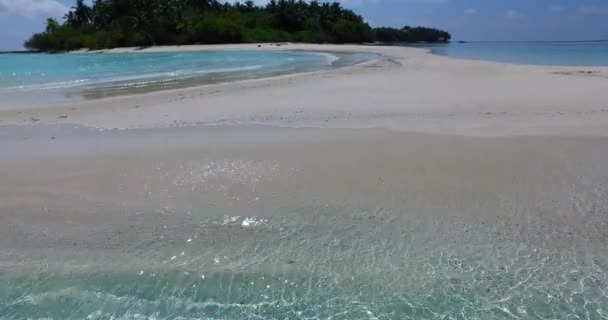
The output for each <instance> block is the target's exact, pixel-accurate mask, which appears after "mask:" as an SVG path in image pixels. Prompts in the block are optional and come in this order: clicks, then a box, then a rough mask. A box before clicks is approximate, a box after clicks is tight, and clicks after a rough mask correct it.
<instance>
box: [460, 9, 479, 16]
mask: <svg viewBox="0 0 608 320" xmlns="http://www.w3.org/2000/svg"><path fill="white" fill-rule="evenodd" d="M478 13H479V11H477V9H473V8H468V9H465V10H464V14H468V15H473V14H478Z"/></svg>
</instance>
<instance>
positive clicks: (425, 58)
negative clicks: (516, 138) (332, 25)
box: [0, 44, 608, 136]
mask: <svg viewBox="0 0 608 320" xmlns="http://www.w3.org/2000/svg"><path fill="white" fill-rule="evenodd" d="M135 50H136V49H135V48H122V49H112V50H106V51H104V52H130V51H135ZM184 50H307V51H318V52H323V51H329V52H331V51H337V52H373V53H376V54H380V55H381V56H382V57H383V58H381V59H379V60H375V61H369V62H365V63H363V64H359V65H354V66H347V67H344V68H339V69H336V70H323V71H315V72H311V73H301V74H291V75H281V76H278V77H271V78H263V79H255V80H242V81H235V82H228V83H221V84H212V85H205V86H200V87H190V88H183V89H175V90H167V91H158V92H151V93H145V94H136V95H125V96H117V97H111V98H103V99H93V100H89V101H83V102H74V103H67V104H66V105H55V106H45V107H32V106H29V107H24V106H14V107H13V106H3V107H2V108H0V109H1V110H0V121H2V122H0V124H38V123H40V124H78V125H84V126H90V127H95V128H103V129H112V128H122V129H126V128H145V127H172V126H190V125H200V124H212V125H217V124H235V125H239V124H263V125H271V126H287V127H319V128H388V129H391V130H398V131H408V132H426V133H436V134H457V135H473V136H484V135H489V136H501V135H506V136H513V135H543V134H551V135H602V136H604V135H608V129H606V128H608V126H605V125H604V123H608V105H606V103H605V101H608V92H607V91H606V90H603V89H602V88H603V86H604V85H605V82H606V80H607V77H608V69H607V68H604V67H584V68H577V67H549V66H547V67H545V66H526V65H510V64H501V63H492V62H480V61H466V60H457V59H450V58H445V57H440V56H435V55H432V54H430V53H428V51H427V50H424V49H418V48H409V47H383V46H357V45H307V44H284V45H281V46H279V47H277V46H271V45H266V46H262V47H261V48H258V47H257V45H253V44H251V45H220V46H180V47H152V48H147V49H144V50H143V51H148V52H162V51H184ZM138 52H140V51H138ZM201 106H203V107H201Z"/></svg>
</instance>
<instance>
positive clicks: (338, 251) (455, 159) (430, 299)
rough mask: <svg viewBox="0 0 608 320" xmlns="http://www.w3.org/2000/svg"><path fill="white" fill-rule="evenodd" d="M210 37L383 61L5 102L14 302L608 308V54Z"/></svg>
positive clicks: (6, 284)
mask: <svg viewBox="0 0 608 320" xmlns="http://www.w3.org/2000/svg"><path fill="white" fill-rule="evenodd" d="M217 49H235V50H241V49H247V50H249V49H252V50H311V51H326V52H335V51H342V52H344V51H348V52H375V53H378V54H380V55H381V58H379V59H376V60H373V61H368V62H365V63H362V64H358V65H354V66H348V67H344V68H340V69H336V70H327V71H316V72H311V73H302V74H293V75H282V76H279V77H273V78H267V79H255V80H243V81H237V82H231V83H224V84H213V85H206V86H200V87H191V88H183V89H177V90H169V91H159V92H151V93H146V94H139V95H121V96H115V97H110V98H104V99H91V100H88V101H84V102H78V103H69V104H66V105H48V106H44V107H41V106H9V105H1V102H0V121H2V122H0V145H2V151H1V152H0V181H1V182H0V244H1V246H0V288H10V287H16V288H30V289H31V290H30V291H31V293H30V294H28V295H26V296H20V295H18V294H16V293H14V292H12V291H10V290H5V291H3V290H2V289H0V314H1V312H4V313H7V314H9V318H10V312H15V314H18V313H17V312H23V310H33V311H32V312H35V313H34V315H35V316H37V317H40V316H41V315H44V314H45V310H47V309H45V308H47V305H52V304H53V303H56V302H58V301H60V302H62V304H65V305H67V306H73V310H78V313H77V315H78V316H80V315H83V316H84V317H85V318H86V317H87V316H89V318H98V319H106V318H108V319H109V318H110V316H111V315H120V316H123V318H124V319H152V318H155V319H171V318H172V317H173V318H175V316H176V314H172V313H169V312H167V313H166V314H165V313H162V314H158V313H154V312H155V311H154V312H153V311H151V310H161V309H162V310H186V311H185V312H188V315H189V316H190V317H189V318H192V319H194V318H197V317H198V318H201V316H205V317H210V318H211V317H213V316H217V315H218V311H217V310H218V308H219V309H221V310H224V311H223V312H226V313H227V314H231V315H233V316H234V317H235V318H239V316H240V317H241V318H254V317H258V318H268V317H272V315H287V316H286V317H287V318H294V319H295V318H303V317H305V316H309V317H311V318H314V317H317V318H322V319H325V318H333V319H363V318H365V319H406V318H413V319H438V318H442V317H444V318H445V317H449V316H453V317H454V318H457V317H461V318H463V319H464V318H470V319H512V318H521V319H526V318H533V319H536V318H538V319H541V318H543V319H546V318H555V319H562V318H563V319H566V318H568V317H569V316H572V317H575V316H576V317H578V316H581V317H582V316H583V315H585V314H586V315H588V317H589V318H594V317H595V318H597V319H600V318H602V317H605V315H606V314H607V312H608V296H607V295H606V292H605V288H606V285H608V278H607V275H608V249H607V248H608V231H607V230H608V215H607V214H608V166H607V165H606V164H608V137H606V136H607V135H608V90H606V87H607V86H606V84H607V83H608V69H606V68H601V67H580V68H575V67H551V66H525V65H509V64H499V63H490V62H478V61H465V60H455V59H448V58H444V57H439V56H434V55H431V54H429V53H427V52H426V51H424V50H421V49H414V48H404V47H380V46H337V45H304V44H288V45H282V46H280V47H276V46H270V45H264V46H262V47H261V48H258V47H257V46H256V45H236V46H192V47H179V48H175V47H167V48H165V47H158V48H149V49H146V50H149V51H162V50H217ZM128 50H133V49H116V50H114V51H128ZM108 275H112V277H110V276H108ZM116 279H118V280H116ZM66 283H67V284H66ZM142 288H146V289H150V288H152V289H150V290H148V291H146V292H149V293H146V294H143V293H141V292H143V291H141V290H144V289H142ZM140 289H141V290H140ZM3 301H4V302H3ZM127 302H128V304H129V306H128V307H124V308H122V306H124V305H125V303H127ZM311 306H314V308H312V307H311ZM19 308H21V309H19ZM163 308H164V309H163ZM171 308H173V309H171ZM15 310H16V311H15ZM135 314H136V315H141V317H140V318H137V317H135V316H133V315H135ZM277 317H278V316H277ZM0 318H1V316H0ZM186 318H188V317H186ZM189 318H188V319H189Z"/></svg>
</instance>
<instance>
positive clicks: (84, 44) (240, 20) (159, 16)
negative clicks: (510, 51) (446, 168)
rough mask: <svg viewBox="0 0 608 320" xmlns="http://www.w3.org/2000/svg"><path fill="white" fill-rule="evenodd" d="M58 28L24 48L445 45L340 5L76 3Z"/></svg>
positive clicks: (425, 32) (436, 33) (283, 0)
mask: <svg viewBox="0 0 608 320" xmlns="http://www.w3.org/2000/svg"><path fill="white" fill-rule="evenodd" d="M64 20H65V21H64V22H63V23H59V22H58V21H57V20H55V19H52V18H49V19H47V24H46V30H44V31H43V32H41V33H36V34H34V35H32V36H31V38H30V39H28V40H27V41H26V42H25V47H26V48H28V49H30V50H33V51H40V52H62V51H70V50H77V49H83V48H86V49H91V50H96V49H106V48H116V47H145V46H154V45H187V44H220V43H256V42H287V41H291V42H308V43H370V42H384V43H389V42H447V41H449V40H450V38H451V35H450V34H449V33H448V32H446V31H443V30H439V29H434V28H425V27H409V26H406V27H403V28H402V29H396V28H387V27H383V28H372V27H370V26H369V25H368V24H367V23H366V22H365V21H364V19H363V18H362V17H361V16H360V15H358V14H356V13H355V12H353V11H352V10H349V9H346V8H343V7H342V6H341V5H340V3H338V2H334V3H326V2H319V1H317V0H312V1H310V2H305V1H303V0H299V1H295V0H278V1H277V0H271V1H270V2H269V3H268V4H267V5H265V6H256V5H255V4H254V2H253V1H246V2H244V3H241V2H236V3H234V4H231V3H222V2H219V1H218V0H173V1H166V0H95V1H94V3H93V5H92V6H88V5H87V4H85V3H84V1H83V0H77V1H76V3H75V5H74V6H73V7H72V8H71V9H70V11H69V12H68V13H67V14H66V15H65V17H64Z"/></svg>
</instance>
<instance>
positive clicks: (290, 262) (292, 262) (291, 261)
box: [287, 260, 296, 264]
mask: <svg viewBox="0 0 608 320" xmlns="http://www.w3.org/2000/svg"><path fill="white" fill-rule="evenodd" d="M294 263H296V262H295V261H294V260H289V261H287V264H294Z"/></svg>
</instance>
